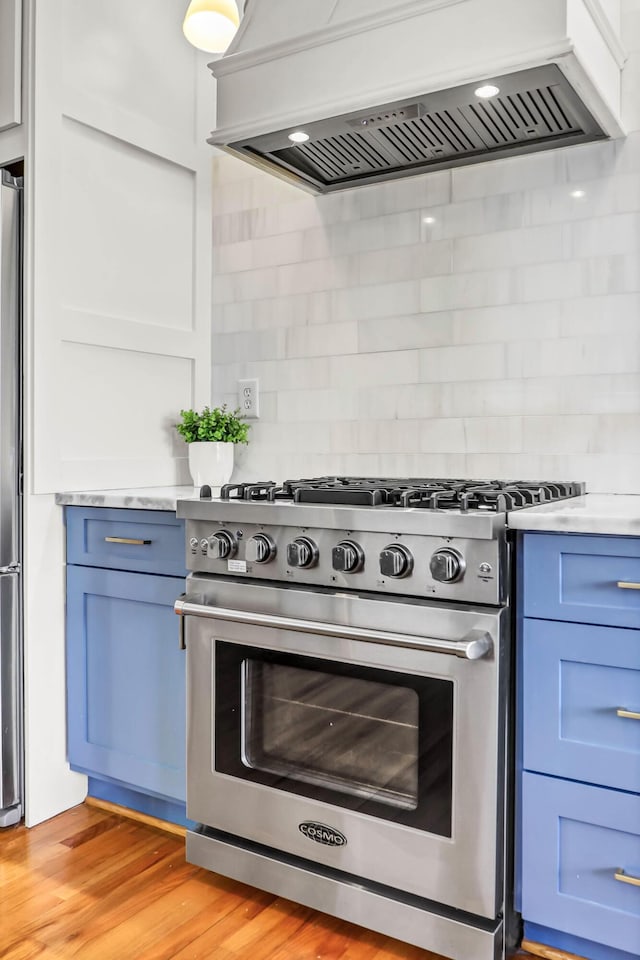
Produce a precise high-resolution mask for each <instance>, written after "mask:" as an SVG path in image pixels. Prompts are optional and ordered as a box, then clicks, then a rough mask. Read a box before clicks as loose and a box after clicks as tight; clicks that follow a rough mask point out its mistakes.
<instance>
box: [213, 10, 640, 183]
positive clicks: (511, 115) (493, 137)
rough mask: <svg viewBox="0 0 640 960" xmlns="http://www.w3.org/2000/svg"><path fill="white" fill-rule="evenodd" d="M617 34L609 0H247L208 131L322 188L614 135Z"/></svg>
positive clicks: (219, 74) (218, 142)
mask: <svg viewBox="0 0 640 960" xmlns="http://www.w3.org/2000/svg"><path fill="white" fill-rule="evenodd" d="M619 34H620V0H331V2H330V3H329V2H320V0H277V2H274V0H250V2H249V4H248V6H247V5H245V13H244V16H243V19H242V22H241V24H240V28H239V30H238V33H237V34H236V37H235V39H234V41H233V43H232V44H231V46H230V48H229V50H228V51H227V53H226V55H225V56H224V57H223V58H222V59H221V60H218V61H216V62H214V63H211V64H209V67H210V69H211V72H212V73H213V75H214V77H215V80H216V128H215V130H214V131H213V133H212V134H211V138H210V139H209V143H211V144H213V145H214V146H216V147H220V148H221V149H222V150H225V151H228V152H229V153H231V154H233V155H235V156H237V157H241V158H242V159H244V160H247V161H248V162H250V163H252V164H254V165H256V166H259V167H262V168H263V169H265V170H267V171H269V172H271V173H273V174H275V175H276V176H278V177H280V178H284V179H286V180H289V181H290V182H292V183H295V184H296V185H298V186H301V187H303V188H305V189H307V190H309V191H312V192H319V193H330V192H332V191H335V190H341V189H344V188H345V187H352V186H357V185H359V184H367V183H374V182H376V181H379V180H387V179H391V178H394V177H404V176H407V175H411V174H417V173H423V172H425V171H429V170H438V169H441V168H443V167H455V166H458V165H461V164H468V163H475V162H478V161H482V160H491V159H493V158H499V157H507V156H513V155H515V154H519V153H529V152H532V151H535V150H546V149H549V148H553V147H561V146H562V147H564V146H569V145H572V144H578V143H583V142H585V141H588V140H597V139H600V138H603V137H620V136H624V128H623V126H622V121H621V88H622V71H623V67H624V63H625V59H626V55H625V52H624V49H623V47H622V45H621V42H620V35H619ZM487 84H489V85H492V86H496V87H498V88H499V92H498V94H497V95H496V96H495V97H493V98H492V99H488V100H482V99H481V98H479V97H478V96H477V95H476V93H475V91H476V90H477V89H478V87H480V86H484V85H487ZM296 131H302V132H303V133H304V134H306V135H307V136H308V138H309V139H308V140H306V141H305V142H297V143H292V141H291V140H290V136H291V135H292V134H294V133H295V132H296Z"/></svg>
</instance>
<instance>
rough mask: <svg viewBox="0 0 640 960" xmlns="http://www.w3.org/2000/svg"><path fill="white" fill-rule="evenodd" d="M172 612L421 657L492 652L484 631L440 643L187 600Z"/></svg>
mask: <svg viewBox="0 0 640 960" xmlns="http://www.w3.org/2000/svg"><path fill="white" fill-rule="evenodd" d="M174 610H175V612H176V613H177V614H178V616H181V617H204V618H206V619H210V620H229V621H231V622H232V623H247V624H251V625H252V626H256V627H273V628H276V629H281V630H295V631H298V632H299V633H316V634H319V635H320V636H323V637H338V638H340V639H347V640H363V641H365V642H367V643H382V644H386V645H388V646H393V647H408V648H410V649H412V650H423V651H424V652H425V653H444V654H447V655H448V656H455V657H462V658H463V659H464V660H480V658H481V657H485V656H486V655H487V654H488V653H490V652H491V651H492V650H493V641H492V639H491V636H490V635H489V634H488V633H487V632H486V631H485V630H471V631H470V632H469V633H467V634H466V636H464V637H462V638H461V639H460V640H442V639H439V638H437V637H418V636H414V635H413V634H406V633H388V632H386V631H384V630H367V629H366V628H364V627H351V626H346V625H345V626H340V625H339V624H335V623H323V622H321V621H319V620H299V619H297V618H295V617H281V616H276V615H273V614H270V613H255V612H254V611H251V610H233V609H228V608H226V607H214V606H211V605H209V604H204V603H194V602H193V601H192V600H189V599H188V597H180V598H179V599H178V600H176V602H175V605H174Z"/></svg>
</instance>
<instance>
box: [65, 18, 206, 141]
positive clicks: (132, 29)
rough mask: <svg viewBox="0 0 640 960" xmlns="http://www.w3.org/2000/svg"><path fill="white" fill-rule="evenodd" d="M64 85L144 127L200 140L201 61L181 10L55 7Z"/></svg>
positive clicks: (178, 136) (183, 137) (182, 137)
mask: <svg viewBox="0 0 640 960" xmlns="http://www.w3.org/2000/svg"><path fill="white" fill-rule="evenodd" d="M55 6H57V7H58V15H59V16H60V15H61V16H62V21H63V37H62V41H63V51H64V56H63V57H62V67H63V76H64V82H65V83H66V84H68V85H69V86H70V87H76V86H80V87H81V88H82V91H83V93H85V94H86V95H88V96H91V97H95V98H96V99H97V100H101V101H103V102H104V103H105V104H110V105H112V106H113V107H115V108H116V109H117V110H118V111H122V110H126V111H127V112H129V113H130V114H131V115H133V116H136V117H138V118H139V119H140V120H142V121H143V122H144V123H146V122H148V121H152V122H154V123H156V124H158V125H159V126H163V127H167V128H168V129H171V130H173V131H174V137H176V138H179V139H191V140H193V139H194V138H196V137H198V136H202V133H203V131H202V130H201V129H198V124H197V121H196V107H197V102H196V92H197V86H198V79H199V77H198V74H199V72H200V69H201V67H202V58H201V57H199V56H198V54H197V53H196V51H195V50H194V48H193V47H191V46H190V45H189V44H188V43H186V42H185V40H184V37H183V35H182V19H183V17H184V12H185V10H186V4H183V3H171V2H169V3H162V4H158V0H136V2H135V3H132V2H128V3H127V2H124V3H123V2H113V0H109V2H108V3H105V2H104V0H63V2H62V3H60V2H57V3H55Z"/></svg>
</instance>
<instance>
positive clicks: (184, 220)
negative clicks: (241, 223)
mask: <svg viewBox="0 0 640 960" xmlns="http://www.w3.org/2000/svg"><path fill="white" fill-rule="evenodd" d="M61 172H62V182H61V187H62V204H63V209H64V216H63V218H62V224H61V228H62V229H61V235H60V243H61V261H62V277H61V297H62V302H63V304H64V306H70V307H75V308H79V309H82V310H86V311H87V312H89V313H97V314H101V315H102V316H104V317H123V318H127V319H130V320H135V321H137V322H139V323H153V324H158V325H161V326H168V327H177V328H181V329H187V330H190V329H192V328H193V324H194V316H193V309H194V303H193V301H194V290H193V263H194V254H195V251H194V240H195V218H196V194H195V172H194V171H193V170H186V169H185V168H184V167H180V166H178V165H176V164H174V163H171V162H169V161H167V160H165V159H164V158H163V157H158V156H156V155H154V154H151V153H147V152H146V151H144V150H139V149H138V148H137V147H132V146H131V145H130V144H128V143H125V142H124V141H122V140H116V139H115V138H113V137H110V136H107V135H106V134H104V133H101V132H99V131H97V130H92V129H91V128H90V127H86V126H84V125H83V124H79V123H76V122H75V121H72V120H64V121H63V124H62V158H61Z"/></svg>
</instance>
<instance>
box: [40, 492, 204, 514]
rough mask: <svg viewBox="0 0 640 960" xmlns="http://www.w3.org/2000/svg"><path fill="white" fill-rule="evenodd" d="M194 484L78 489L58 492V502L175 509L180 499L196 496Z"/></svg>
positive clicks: (139, 508) (65, 504)
mask: <svg viewBox="0 0 640 960" xmlns="http://www.w3.org/2000/svg"><path fill="white" fill-rule="evenodd" d="M194 492H195V491H194V488H193V486H188V487H138V488H136V489H131V490H78V491H76V492H75V493H56V503H59V504H60V505H61V506H73V507H125V508H126V509H129V510H175V509H176V503H177V502H178V500H189V499H191V498H192V497H193V496H194Z"/></svg>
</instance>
